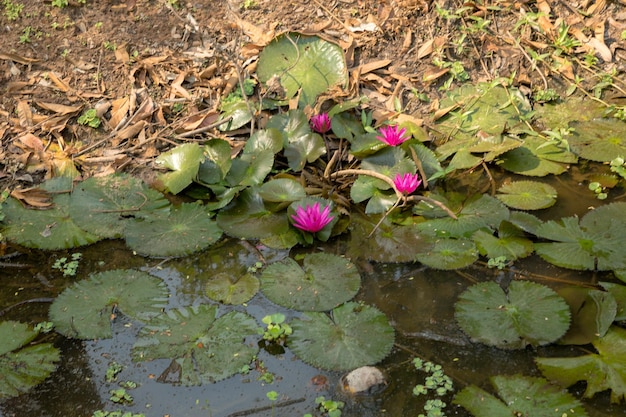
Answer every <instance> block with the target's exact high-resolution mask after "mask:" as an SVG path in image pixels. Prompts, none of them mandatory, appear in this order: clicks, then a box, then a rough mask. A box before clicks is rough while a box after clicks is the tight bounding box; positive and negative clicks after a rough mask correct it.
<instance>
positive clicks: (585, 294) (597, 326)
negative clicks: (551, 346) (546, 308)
mask: <svg viewBox="0 0 626 417" xmlns="http://www.w3.org/2000/svg"><path fill="white" fill-rule="evenodd" d="M558 293H559V295H560V296H561V297H563V298H564V299H565V301H567V304H569V306H570V310H571V311H572V323H571V325H570V328H569V330H568V331H567V333H566V334H565V335H564V336H563V337H562V338H561V339H560V340H559V343H560V344H562V345H586V344H588V343H591V342H592V341H593V340H594V339H596V338H598V337H602V336H604V335H605V334H606V332H607V331H608V330H609V328H610V327H611V324H613V321H614V320H615V315H616V313H617V301H616V300H615V297H613V295H612V294H611V293H610V292H607V291H600V290H595V289H590V288H582V287H564V288H561V289H559V291H558Z"/></svg>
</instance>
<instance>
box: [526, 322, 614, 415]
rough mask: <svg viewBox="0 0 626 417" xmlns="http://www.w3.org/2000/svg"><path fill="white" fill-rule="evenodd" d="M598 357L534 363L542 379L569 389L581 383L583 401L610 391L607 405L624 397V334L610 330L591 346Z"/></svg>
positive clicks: (540, 359) (588, 356)
mask: <svg viewBox="0 0 626 417" xmlns="http://www.w3.org/2000/svg"><path fill="white" fill-rule="evenodd" d="M591 343H592V344H593V346H594V347H595V348H596V350H597V351H598V353H597V354H596V353H592V354H589V355H584V356H578V357H575V358H537V359H535V362H536V363H537V366H538V367H539V369H540V370H541V372H542V373H543V374H544V375H545V377H546V378H548V379H549V380H552V381H556V382H557V383H559V384H560V385H562V386H564V387H569V386H570V385H573V384H575V383H576V382H578V381H585V382H586V383H587V389H586V390H585V395H584V397H585V398H591V397H593V396H594V395H595V394H596V393H598V392H602V391H604V390H607V389H610V390H611V402H613V403H619V402H620V401H621V400H622V399H623V398H624V396H626V330H624V329H622V328H620V327H617V326H613V327H611V328H610V329H609V331H608V332H607V333H606V334H605V335H604V337H601V338H597V339H595V340H594V341H592V342H591Z"/></svg>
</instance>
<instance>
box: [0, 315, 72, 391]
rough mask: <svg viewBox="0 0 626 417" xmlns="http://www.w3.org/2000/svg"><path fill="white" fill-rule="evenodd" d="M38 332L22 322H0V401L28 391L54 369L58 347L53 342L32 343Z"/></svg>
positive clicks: (58, 356)
mask: <svg viewBox="0 0 626 417" xmlns="http://www.w3.org/2000/svg"><path fill="white" fill-rule="evenodd" d="M38 334H39V332H37V331H35V330H32V329H31V328H29V326H28V325H27V324H25V323H19V322H15V321H3V322H0V375H2V376H1V377H0V400H3V399H6V398H11V397H17V396H18V395H20V394H22V393H24V392H27V391H28V390H30V389H31V388H32V387H34V386H35V385H37V384H39V383H40V382H43V381H44V380H45V379H46V378H48V376H50V374H51V373H52V372H54V370H55V369H56V363H57V362H58V361H59V359H60V356H61V355H60V352H59V350H58V349H57V348H55V347H54V346H53V345H52V343H36V344H31V342H32V341H33V340H34V339H35V338H36V337H37V335H38Z"/></svg>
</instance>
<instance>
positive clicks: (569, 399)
mask: <svg viewBox="0 0 626 417" xmlns="http://www.w3.org/2000/svg"><path fill="white" fill-rule="evenodd" d="M489 380H490V381H491V384H492V385H493V386H494V388H495V389H496V391H497V392H498V396H499V397H500V398H501V399H502V400H499V399H498V398H496V397H495V396H493V395H491V394H490V393H488V392H486V391H484V390H483V389H481V388H478V387H477V386H476V385H470V386H468V387H465V388H464V389H463V390H461V391H460V392H458V393H457V394H456V395H455V397H454V401H453V402H454V403H455V404H458V405H460V406H462V407H463V408H465V409H467V410H468V411H469V412H471V413H472V415H473V416H475V417H502V416H533V417H564V416H570V415H571V416H577V417H586V416H587V412H586V411H585V409H584V408H583V406H582V404H581V403H580V401H578V400H577V399H575V398H574V396H573V395H572V394H570V393H569V392H567V391H566V390H563V389H561V388H560V387H558V386H556V385H552V384H550V383H549V382H548V381H546V380H545V379H543V378H533V377H528V376H522V375H512V376H505V375H498V376H494V377H491V378H489Z"/></svg>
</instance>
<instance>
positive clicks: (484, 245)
mask: <svg viewBox="0 0 626 417" xmlns="http://www.w3.org/2000/svg"><path fill="white" fill-rule="evenodd" d="M472 240H473V241H474V242H475V243H476V246H477V247H478V250H479V252H480V254H481V255H483V256H486V257H487V258H490V259H496V258H499V257H502V256H503V257H504V258H505V259H506V260H507V261H514V260H516V259H520V258H525V257H526V256H529V255H530V254H531V253H533V242H532V241H531V240H530V239H528V238H526V237H525V235H524V232H523V231H522V230H521V229H519V228H518V227H516V226H515V225H513V224H512V223H510V222H508V221H503V222H502V223H501V224H500V227H499V228H498V236H494V235H493V234H491V233H489V232H486V231H484V230H477V231H476V232H474V234H473V235H472Z"/></svg>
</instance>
